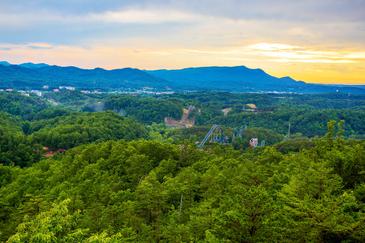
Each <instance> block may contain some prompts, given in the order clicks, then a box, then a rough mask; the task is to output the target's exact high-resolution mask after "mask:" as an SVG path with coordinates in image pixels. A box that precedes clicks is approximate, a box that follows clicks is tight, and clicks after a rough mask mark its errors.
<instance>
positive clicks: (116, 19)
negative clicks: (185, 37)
mask: <svg viewBox="0 0 365 243" xmlns="http://www.w3.org/2000/svg"><path fill="white" fill-rule="evenodd" d="M200 19H201V16H199V15H197V14H191V13H187V12H182V11H177V10H171V9H165V10H162V9H160V10H158V9H128V10H120V11H107V12H103V13H96V14H90V15H87V16H85V17H84V20H85V21H103V22H108V23H128V24H161V23H188V22H194V21H197V20H200Z"/></svg>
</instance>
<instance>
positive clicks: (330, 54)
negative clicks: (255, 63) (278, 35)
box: [248, 43, 365, 64]
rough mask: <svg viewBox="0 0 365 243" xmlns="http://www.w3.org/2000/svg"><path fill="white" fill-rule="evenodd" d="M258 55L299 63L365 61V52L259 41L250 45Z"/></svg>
mask: <svg viewBox="0 0 365 243" xmlns="http://www.w3.org/2000/svg"><path fill="white" fill-rule="evenodd" d="M248 49H249V50H252V51H254V52H257V54H258V55H262V56H266V57H270V58H273V60H274V61H276V62H297V63H328V64H330V63H333V64H336V63H337V64H343V63H355V62H361V61H365V53H364V52H362V51H360V52H353V51H323V50H312V49H309V48H306V47H301V46H293V45H288V44H278V43H257V44H253V45H249V46H248Z"/></svg>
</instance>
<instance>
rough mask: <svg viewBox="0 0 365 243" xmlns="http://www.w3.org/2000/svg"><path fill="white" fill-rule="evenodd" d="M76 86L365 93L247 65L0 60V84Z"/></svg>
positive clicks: (359, 88)
mask: <svg viewBox="0 0 365 243" xmlns="http://www.w3.org/2000/svg"><path fill="white" fill-rule="evenodd" d="M44 85H48V86H49V87H51V88H52V87H58V86H73V87H76V88H78V89H100V90H106V91H111V90H128V89H129V90H135V89H141V88H144V87H150V88H153V89H155V90H176V91H179V90H215V91H219V90H220V91H230V92H295V93H324V92H346V93H365V86H364V85H357V86H355V85H322V84H310V83H305V82H303V81H297V80H294V79H292V78H290V77H282V78H278V77H274V76H272V75H269V74H268V73H266V72H265V71H263V70H262V69H251V68H248V67H245V66H234V67H197V68H184V69H178V70H167V69H162V70H140V69H135V68H122V69H113V70H106V69H102V68H94V69H82V68H78V67H74V66H70V67H61V66H55V65H48V64H45V63H39V64H35V63H23V64H19V65H13V64H10V63H9V62H6V61H2V62H0V88H16V89H41V88H42V87H43V86H44Z"/></svg>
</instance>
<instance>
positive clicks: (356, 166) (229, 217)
mask: <svg viewBox="0 0 365 243" xmlns="http://www.w3.org/2000/svg"><path fill="white" fill-rule="evenodd" d="M331 129H333V124H332V123H331V124H330V130H329V132H328V133H327V135H326V137H324V138H322V139H319V140H316V141H315V144H316V145H315V146H314V147H313V148H311V149H306V150H303V151H301V152H297V153H289V154H283V153H280V152H278V151H277V150H276V149H275V148H273V147H267V148H264V149H260V150H256V151H251V150H249V151H246V152H244V153H241V152H238V151H234V150H232V149H230V148H229V147H226V148H219V147H212V148H211V149H209V150H207V151H201V150H198V149H196V148H194V147H192V146H189V145H183V146H176V145H171V144H166V143H160V142H153V141H144V140H141V141H134V142H129V143H128V142H111V141H110V142H103V143H99V144H94V145H85V146H81V147H78V148H75V149H72V150H70V151H68V152H67V153H66V154H65V155H64V156H63V157H59V158H57V159H48V160H43V161H41V162H39V163H36V164H34V165H33V166H31V167H29V168H26V169H19V168H17V167H7V166H2V167H0V168H1V180H0V181H1V189H0V195H1V197H0V198H1V199H0V204H1V209H0V210H1V215H2V219H1V226H0V228H1V229H2V230H1V233H2V234H1V239H2V240H6V239H8V240H9V242H48V241H67V242H68V241H74V242H75V241H77V242H81V241H85V242H112V241H113V242H118V241H125V242H156V241H162V242H180V241H183V242H188V241H209V242H221V241H232V242H266V241H267V240H268V239H270V241H279V242H281V241H294V242H298V241H316V242H324V241H328V242H338V241H346V242H360V241H364V240H365V234H364V232H365V228H364V225H365V212H364V206H365V200H364V191H365V184H364V181H365V177H364V171H365V151H364V149H365V144H364V143H363V142H355V141H345V140H344V139H343V138H342V137H341V134H342V131H341V130H339V131H338V136H336V138H335V136H334V133H333V130H331Z"/></svg>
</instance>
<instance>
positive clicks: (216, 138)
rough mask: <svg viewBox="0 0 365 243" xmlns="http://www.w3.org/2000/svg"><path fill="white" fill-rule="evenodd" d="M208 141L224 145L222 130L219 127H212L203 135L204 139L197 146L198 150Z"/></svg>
mask: <svg viewBox="0 0 365 243" xmlns="http://www.w3.org/2000/svg"><path fill="white" fill-rule="evenodd" d="M209 139H210V141H211V142H217V143H224V142H225V137H224V133H223V129H222V128H221V127H220V126H219V125H213V126H212V127H211V128H210V130H209V132H208V133H207V134H206V135H205V137H204V139H203V140H202V141H201V142H200V144H199V145H198V148H203V147H204V145H205V144H206V142H208V140H209Z"/></svg>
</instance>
